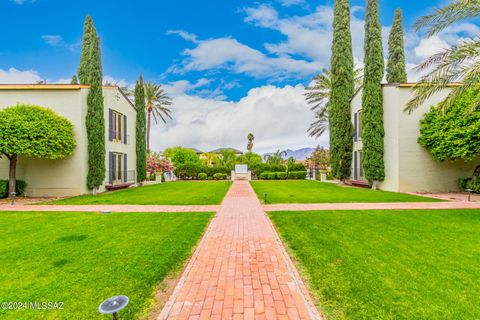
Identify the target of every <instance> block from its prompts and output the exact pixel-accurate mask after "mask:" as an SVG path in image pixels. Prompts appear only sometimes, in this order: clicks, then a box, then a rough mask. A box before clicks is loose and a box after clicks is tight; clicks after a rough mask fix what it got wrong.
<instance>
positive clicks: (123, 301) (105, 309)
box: [98, 296, 129, 320]
mask: <svg viewBox="0 0 480 320" xmlns="http://www.w3.org/2000/svg"><path fill="white" fill-rule="evenodd" d="M128 301H129V299H128V297H127V296H113V297H111V298H108V299H107V300H105V301H103V302H102V303H101V304H100V305H99V306H98V312H100V313H101V314H111V315H112V316H113V320H118V318H117V312H118V311H120V310H122V309H123V308H125V307H126V306H127V304H128Z"/></svg>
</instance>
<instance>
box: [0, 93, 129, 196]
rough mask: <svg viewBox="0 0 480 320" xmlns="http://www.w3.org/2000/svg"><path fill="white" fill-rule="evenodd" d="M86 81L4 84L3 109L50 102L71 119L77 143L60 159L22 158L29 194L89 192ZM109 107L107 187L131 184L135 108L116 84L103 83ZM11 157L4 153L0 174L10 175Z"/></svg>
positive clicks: (21, 174) (20, 165)
mask: <svg viewBox="0 0 480 320" xmlns="http://www.w3.org/2000/svg"><path fill="white" fill-rule="evenodd" d="M88 91H89V87H88V86H85V85H63V84H62V85H55V84H52V85H43V84H42V85H0V109H3V108H6V107H9V106H13V105H16V104H17V103H27V104H33V105H38V106H42V107H48V108H50V109H52V110H53V111H55V112H56V113H57V114H58V115H60V116H63V117H65V118H67V119H68V120H70V122H71V123H72V124H73V127H74V133H75V139H76V143H77V147H76V149H75V152H74V154H73V155H72V156H70V157H67V158H65V159H61V160H44V159H32V158H21V157H19V161H18V164H17V179H21V180H25V181H26V182H27V189H26V195H27V196H32V197H42V196H73V195H80V194H85V193H88V192H89V190H88V189H87V171H88V167H87V161H88V151H87V146H88V141H87V131H86V127H85V117H86V115H87V95H88ZM103 97H104V107H105V113H104V114H105V146H106V156H105V164H106V170H107V172H106V178H105V181H104V183H103V185H102V186H101V187H100V190H99V191H105V189H106V187H107V188H109V187H116V186H119V185H129V184H133V183H135V178H136V150H135V149H136V148H135V142H136V139H135V126H136V110H135V107H134V105H133V104H132V103H131V102H130V101H129V100H128V98H127V97H126V96H125V95H124V94H123V92H122V91H121V90H120V89H119V88H118V87H116V86H105V87H103ZM8 167H9V162H8V159H6V157H3V158H2V159H0V179H8Z"/></svg>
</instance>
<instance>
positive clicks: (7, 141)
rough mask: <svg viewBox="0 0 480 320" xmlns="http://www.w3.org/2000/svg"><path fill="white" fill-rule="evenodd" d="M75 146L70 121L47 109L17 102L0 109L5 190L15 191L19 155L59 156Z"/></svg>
mask: <svg viewBox="0 0 480 320" xmlns="http://www.w3.org/2000/svg"><path fill="white" fill-rule="evenodd" d="M75 146H76V144H75V137H74V134H73V125H72V124H71V123H70V122H69V121H68V120H67V119H65V118H63V117H60V116H59V115H57V114H56V113H55V112H53V111H52V110H50V109H46V108H42V107H39V106H34V105H28V104H19V105H16V106H13V107H9V108H5V109H3V110H2V111H0V154H2V155H5V157H7V158H8V160H9V161H10V170H9V181H10V183H9V189H8V194H11V193H12V192H14V191H15V184H16V168H17V161H18V157H19V156H20V157H27V158H43V159H61V158H64V157H66V156H69V155H71V154H73V151H74V150H75Z"/></svg>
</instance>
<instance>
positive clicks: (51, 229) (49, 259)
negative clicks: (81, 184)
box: [0, 212, 213, 320]
mask: <svg viewBox="0 0 480 320" xmlns="http://www.w3.org/2000/svg"><path fill="white" fill-rule="evenodd" d="M212 216H213V214H212V213H111V214H99V213H77V212H42V213H40V212H1V213H0V234H1V235H2V237H1V240H0V297H1V300H2V301H16V302H19V301H27V302H29V301H38V302H43V301H62V302H64V303H65V304H64V306H63V307H64V310H50V311H38V310H22V311H11V310H1V309H0V318H1V319H12V320H13V319H15V320H21V319H39V318H41V319H69V320H72V319H82V320H84V319H111V316H110V317H107V316H102V315H100V314H99V313H98V311H97V308H98V305H99V304H100V302H102V301H103V300H104V299H106V298H108V297H111V296H113V295H119V294H123V295H127V296H128V297H129V298H130V303H129V305H128V306H127V308H125V309H124V310H123V311H121V314H120V315H121V317H120V318H121V319H138V318H140V317H141V316H143V315H145V313H146V312H147V311H148V310H149V308H150V307H152V305H153V303H154V294H155V292H154V291H155V288H156V287H157V286H158V285H159V284H160V283H161V282H162V281H163V280H164V278H165V277H166V276H167V275H169V274H172V273H173V274H175V273H178V271H179V270H180V269H181V268H182V266H183V265H184V263H185V261H186V260H187V259H188V258H189V257H190V256H191V253H192V250H193V247H194V246H195V245H196V244H197V242H198V240H199V238H200V236H201V235H202V234H203V232H204V230H205V229H206V226H207V224H208V222H209V221H210V219H211V217H212Z"/></svg>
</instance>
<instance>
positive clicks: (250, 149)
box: [247, 133, 255, 152]
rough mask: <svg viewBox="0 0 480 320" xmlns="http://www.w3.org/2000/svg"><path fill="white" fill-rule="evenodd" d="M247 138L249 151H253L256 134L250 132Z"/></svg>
mask: <svg viewBox="0 0 480 320" xmlns="http://www.w3.org/2000/svg"><path fill="white" fill-rule="evenodd" d="M247 139H248V144H247V150H248V152H252V149H253V140H255V136H254V135H253V133H249V134H248V136H247Z"/></svg>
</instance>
